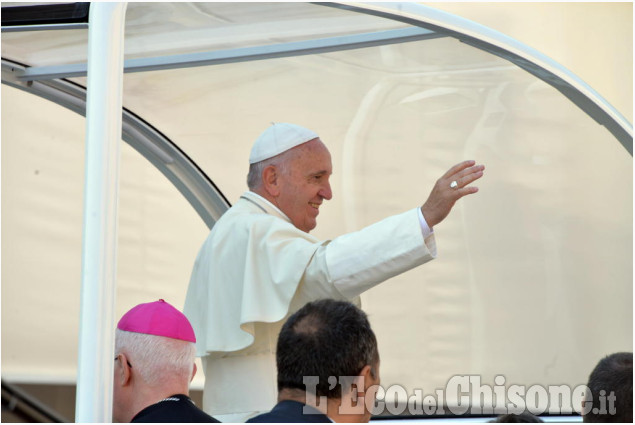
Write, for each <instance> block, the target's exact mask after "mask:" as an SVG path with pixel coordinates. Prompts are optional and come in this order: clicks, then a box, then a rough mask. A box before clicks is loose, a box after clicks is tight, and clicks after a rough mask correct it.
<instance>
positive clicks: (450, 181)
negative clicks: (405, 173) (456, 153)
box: [421, 160, 485, 228]
mask: <svg viewBox="0 0 635 425" xmlns="http://www.w3.org/2000/svg"><path fill="white" fill-rule="evenodd" d="M475 164H476V162H475V161H472V160H469V161H463V162H461V163H459V164H456V165H455V166H454V167H452V168H450V169H449V170H448V171H447V172H446V173H445V174H444V175H443V176H441V178H440V179H439V180H437V182H436V183H435V185H434V187H433V188H432V191H431V192H430V195H429V196H428V199H427V200H426V202H425V203H424V204H423V205H422V206H421V212H422V213H423V218H425V220H426V223H428V226H430V228H432V227H434V226H435V225H437V224H439V223H440V222H441V221H443V219H445V217H447V215H448V214H449V213H450V211H451V210H452V207H453V206H454V203H455V202H456V201H458V200H459V199H461V198H462V197H464V196H465V195H470V194H472V193H476V192H478V187H476V186H468V185H469V184H470V183H472V182H473V181H475V180H478V179H480V178H481V177H483V170H485V166H484V165H475Z"/></svg>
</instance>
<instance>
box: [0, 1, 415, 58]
mask: <svg viewBox="0 0 635 425" xmlns="http://www.w3.org/2000/svg"><path fill="white" fill-rule="evenodd" d="M405 27H407V25H405V24H401V23H399V22H395V21H390V20H387V19H382V18H377V17H374V16H369V15H362V14H358V13H351V12H345V11H341V10H338V9H334V8H331V7H324V6H316V5H312V4H308V3H301V2H300V3H240V2H238V3H188V2H183V3H168V2H166V3H156V2H155V3H144V2H137V3H135V2H130V3H128V8H127V10H126V29H125V37H126V39H125V46H124V49H125V58H126V59H132V58H141V57H154V56H165V55H175V54H187V53H196V52H207V51H214V50H223V49H235V48H239V47H252V46H262V45H268V44H278V43H285V42H292V41H301V40H310V39H314V38H323V37H335V36H341V35H348V34H358V33H365V32H374V31H382V30H389V29H396V28H405ZM87 41H88V31H87V30H85V29H84V30H64V31H59V30H58V31H37V32H17V33H4V34H2V57H4V58H7V59H11V60H13V61H17V62H20V63H26V64H28V65H31V66H44V65H62V64H72V63H80V62H86V54H87V47H86V46H87Z"/></svg>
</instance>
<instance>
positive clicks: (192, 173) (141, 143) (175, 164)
mask: <svg viewBox="0 0 635 425" xmlns="http://www.w3.org/2000/svg"><path fill="white" fill-rule="evenodd" d="M24 69H25V67H24V66H23V65H20V64H17V63H14V62H11V61H9V60H6V59H2V83H3V84H7V85H9V86H12V87H15V88H18V89H20V90H23V91H26V92H28V93H31V94H34V95H36V96H40V97H42V98H45V99H47V100H50V101H52V102H54V103H57V104H58V105H60V106H63V107H65V108H67V109H70V110H71V111H73V112H76V113H78V114H80V115H82V116H85V115H86V88H85V87H83V86H80V85H78V84H75V83H73V82H70V81H67V80H47V81H29V82H23V81H20V80H19V79H18V78H17V76H18V75H19V74H21V73H22V72H23V71H24ZM122 130H123V131H122V139H123V140H124V141H125V142H126V143H128V144H129V145H130V146H132V147H133V148H134V149H135V150H136V151H137V152H139V153H140V154H141V155H142V156H144V157H145V158H146V159H147V160H148V161H150V162H151V163H152V164H153V165H154V166H155V167H156V168H157V169H158V170H159V171H161V173H163V175H165V176H166V177H167V178H168V180H170V182H172V184H173V185H174V186H175V187H176V188H177V189H178V190H179V191H180V192H181V193H182V194H183V196H184V197H185V198H186V199H187V200H188V202H189V203H190V204H191V205H192V206H193V207H194V209H195V210H196V212H197V213H198V215H199V216H200V217H201V218H202V219H203V221H204V222H205V224H206V225H207V227H209V228H210V229H211V228H212V226H213V225H214V223H216V221H217V220H218V219H219V218H220V216H221V215H222V214H223V213H224V212H225V211H226V210H227V209H228V208H229V207H230V203H229V201H228V200H227V198H225V196H224V195H223V193H222V192H221V191H220V189H218V187H217V186H216V185H215V184H214V182H213V181H212V180H211V179H210V178H209V177H208V176H207V175H206V174H205V173H204V172H203V170H201V169H200V168H199V167H198V166H197V165H196V163H195V162H194V161H192V159H190V158H189V157H188V156H187V155H186V154H185V153H184V152H183V151H182V150H181V149H179V148H178V146H176V145H175V144H174V143H173V142H172V141H171V140H170V139H168V138H167V137H166V136H165V135H164V134H162V133H161V132H160V131H159V130H157V129H156V128H154V127H153V126H152V125H150V124H149V123H147V122H146V121H144V120H143V119H141V118H140V117H139V116H137V115H135V114H134V113H133V112H131V111H129V110H127V109H126V108H123V120H122Z"/></svg>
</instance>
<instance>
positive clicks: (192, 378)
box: [190, 363, 196, 382]
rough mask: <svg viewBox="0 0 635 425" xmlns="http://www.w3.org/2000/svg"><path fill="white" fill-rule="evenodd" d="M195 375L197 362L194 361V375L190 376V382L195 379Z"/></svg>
mask: <svg viewBox="0 0 635 425" xmlns="http://www.w3.org/2000/svg"><path fill="white" fill-rule="evenodd" d="M194 376H196V363H194V367H193V368H192V377H191V378H190V382H192V381H193V380H194Z"/></svg>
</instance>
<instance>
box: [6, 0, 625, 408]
mask: <svg viewBox="0 0 635 425" xmlns="http://www.w3.org/2000/svg"><path fill="white" fill-rule="evenodd" d="M629 6H630V5H629ZM465 7H468V8H469V6H468V5H465ZM471 7H472V8H477V7H478V5H472V6H471ZM561 7H563V8H565V7H566V5H562V6H561ZM576 7H580V5H576ZM593 7H597V6H593ZM604 7H606V8H607V10H612V11H613V13H615V12H616V11H617V13H618V14H619V13H621V12H622V11H623V8H624V5H606V6H604ZM630 7H631V9H629V10H630V13H632V6H630ZM611 8H613V9H611ZM631 16H632V15H631ZM630 25H631V32H632V19H631V21H630ZM403 27H405V24H401V23H397V22H394V21H389V20H386V19H381V18H377V17H372V16H366V15H356V14H354V13H352V12H347V11H342V10H336V9H332V8H328V7H321V6H316V5H310V4H302V3H300V4H275V5H273V4H266V3H259V4H240V5H235V4H223V3H217V4H189V3H183V4H175V3H160V4H159V3H131V4H130V5H129V8H128V12H127V27H126V45H125V48H126V59H131V58H139V57H153V56H160V55H168V54H175V53H191V52H202V51H209V50H217V49H228V48H238V47H245V46H254V45H262V44H272V43H274V42H286V41H298V40H304V39H308V38H316V37H319V38H322V37H330V36H336V35H343V34H347V33H362V32H371V31H379V30H389V29H396V28H403ZM563 31H566V28H563ZM85 33H86V32H85V30H68V31H56V32H44V31H40V32H26V33H7V34H3V36H2V57H3V59H9V60H13V61H16V62H19V63H24V64H28V65H37V66H45V65H64V64H71V63H79V62H82V61H85V55H86V50H85V42H86V39H85ZM554 42H555V41H554ZM629 42H630V43H631V44H630V45H631V50H630V51H627V52H626V53H627V54H630V55H631V60H630V62H629V63H630V65H631V75H632V40H631V39H630V38H629ZM576 48H583V46H578V47H576ZM611 69H612V68H610V67H608V66H607V70H606V73H607V74H610V72H611ZM607 78H608V79H610V78H611V76H610V75H608V76H607ZM71 80H72V81H75V82H77V83H79V84H81V85H85V78H83V77H76V78H72V79H71ZM625 84H629V85H630V87H631V90H632V81H626V82H625ZM631 102H632V94H631ZM123 103H124V107H125V108H127V109H128V110H130V111H132V112H134V113H135V114H137V115H139V116H140V117H142V118H143V119H145V120H146V121H147V122H149V123H151V124H152V125H153V126H155V127H156V128H157V129H159V130H160V131H161V132H162V133H163V134H164V135H166V136H167V137H168V138H169V139H170V140H172V141H173V142H174V143H176V144H177V145H178V146H179V147H180V149H182V150H183V151H184V152H185V153H186V154H187V155H188V156H189V157H190V158H192V159H193V160H194V161H195V162H196V163H197V164H198V166H199V167H200V168H201V169H202V170H203V171H204V172H205V173H206V174H207V175H208V176H209V177H210V178H211V179H212V180H213V181H214V183H215V184H216V186H217V187H218V188H219V189H220V190H221V191H222V192H223V194H224V195H225V197H226V198H227V199H228V200H229V201H230V202H231V203H233V202H234V201H235V200H236V199H237V198H238V197H239V196H240V194H241V193H242V192H243V191H244V190H245V188H246V184H245V176H246V172H247V167H248V164H247V157H248V153H249V149H250V146H251V143H252V141H253V140H254V139H255V138H256V137H257V136H258V134H259V133H260V132H261V131H262V130H263V129H264V128H266V126H267V125H268V124H269V122H271V121H287V122H293V123H297V124H300V125H304V126H306V127H309V128H312V129H314V130H315V131H316V132H318V134H320V136H321V138H322V140H323V141H324V142H325V143H326V145H327V146H328V147H329V149H330V150H331V153H332V156H333V165H334V174H333V177H332V186H333V192H334V198H333V200H332V201H330V202H328V203H326V204H325V206H324V207H323V208H322V209H321V214H320V217H319V221H318V223H319V224H318V227H317V229H316V231H315V234H316V235H317V236H319V237H322V238H332V237H335V236H337V235H340V234H343V233H345V232H350V231H354V230H356V229H359V228H360V227H362V226H365V225H368V224H371V223H373V222H374V221H376V220H379V219H381V218H383V217H385V216H387V215H390V214H395V213H399V212H402V211H404V210H406V209H410V208H414V207H415V206H417V205H420V204H421V203H422V202H423V201H424V200H425V198H426V197H427V194H428V193H429V191H430V190H431V188H432V185H433V184H434V181H435V180H436V178H438V177H439V176H440V175H441V174H442V173H443V172H444V171H445V170H447V169H448V168H449V167H450V166H451V165H453V164H455V163H457V162H459V161H461V160H463V159H468V158H472V159H476V160H477V161H478V162H479V163H483V164H485V165H486V172H485V177H484V178H483V179H482V181H480V182H479V184H478V185H479V187H480V189H481V190H480V192H479V193H478V194H477V195H475V196H473V197H469V198H466V199H464V200H462V201H461V202H460V204H459V205H457V207H456V208H455V210H454V211H453V212H452V214H451V215H450V216H449V217H448V219H447V220H446V221H444V222H443V223H442V224H440V225H439V226H438V227H437V228H436V229H435V233H436V235H437V236H436V237H437V243H438V248H439V258H438V259H437V260H435V261H434V262H432V263H429V264H427V265H425V266H423V267H420V268H418V269H415V270H413V271H410V272H408V273H405V274H403V275H401V276H398V277H396V278H394V279H391V281H389V282H386V283H384V284H382V285H380V286H378V287H376V288H374V289H372V290H371V291H369V292H368V293H366V294H365V295H364V296H363V297H362V302H363V307H364V309H365V310H366V311H367V312H368V314H369V316H370V319H371V322H372V325H373V327H374V329H375V331H376V333H377V336H378V340H379V345H380V353H381V358H382V364H381V375H382V382H383V385H384V386H385V387H388V386H390V385H392V384H400V385H403V386H405V387H406V388H407V389H408V391H409V392H411V391H412V390H413V389H415V388H420V389H423V390H424V392H425V393H433V392H434V389H435V388H443V387H444V386H445V384H446V382H447V381H448V379H449V378H450V377H452V376H453V375H457V374H479V375H481V376H482V380H483V382H488V383H492V382H493V380H494V377H495V376H496V375H504V376H505V377H506V382H507V384H525V385H531V384H535V383H540V384H544V385H560V384H569V385H572V386H573V385H578V384H582V383H584V382H585V381H586V379H587V377H588V373H589V371H590V369H591V368H592V367H593V365H594V364H595V363H596V362H597V361H598V359H599V358H600V357H602V356H603V355H605V354H608V353H611V352H615V351H632V346H633V343H632V335H633V326H632V324H633V292H632V281H633V275H632V259H633V249H632V247H633V239H632V234H633V232H632V223H633V210H632V207H633V186H632V170H633V169H632V156H631V155H630V154H629V153H628V152H627V150H626V149H625V148H624V147H623V146H622V144H620V143H619V142H618V141H617V140H616V138H615V137H614V136H613V135H612V134H611V133H610V132H609V131H607V129H606V128H605V127H602V126H600V125H598V124H597V123H596V122H595V121H594V120H593V119H591V118H590V117H589V116H587V115H586V114H585V112H584V111H582V110H581V109H580V108H579V107H577V106H576V105H575V104H573V103H572V102H571V101H570V100H569V99H567V98H566V97H564V96H563V95H562V94H561V93H560V92H558V91H557V90H556V89H554V88H553V87H552V86H550V85H548V84H547V83H545V82H543V81H541V80H539V79H538V78H536V77H535V76H533V75H531V74H530V73H528V72H526V71H524V70H522V69H521V68H519V67H517V66H516V65H513V64H512V63H510V62H508V61H506V60H504V59H501V58H499V57H496V56H493V55H491V54H489V53H486V52H483V51H481V50H478V49H476V48H474V47H472V46H470V45H468V44H465V43H461V42H459V41H458V40H456V39H453V38H449V37H443V38H435V39H428V40H420V41H413V42H408V43H402V44H395V45H387V46H378V47H368V48H363V49H356V50H349V51H343V52H332V53H323V54H318V55H308V56H299V57H290V58H277V59H267V60H260V61H255V62H242V63H231V64H224V65H216V66H207V67H195V68H187V69H174V70H162V71H152V72H139V73H129V74H126V75H125V77H124V98H123ZM623 112H624V113H627V114H628V115H627V118H628V120H629V121H631V120H632V117H631V116H630V115H631V114H632V108H631V109H630V110H629V111H623ZM84 125H85V124H84V118H83V117H82V116H80V115H78V114H75V113H74V112H71V111H68V110H66V109H64V108H62V107H60V106H58V105H55V104H53V103H51V102H49V101H46V100H44V99H41V98H38V97H36V96H34V95H32V94H29V93H26V92H24V91H21V90H18V89H16V88H13V87H8V86H6V85H3V86H2V376H3V379H6V380H8V381H11V382H40V383H41V382H51V383H74V382H75V379H76V365H77V335H78V318H79V284H80V267H81V216H82V210H81V209H82V191H83V161H84V141H83V139H84ZM120 176H121V177H120V179H121V182H120V185H121V189H120V207H119V209H120V210H119V211H120V212H119V214H120V215H119V223H120V224H119V251H118V258H119V266H118V282H117V304H116V316H117V317H120V316H121V315H122V314H123V313H124V312H125V311H126V310H128V309H129V308H130V307H132V306H134V305H135V304H138V303H141V302H148V301H151V300H155V299H158V298H164V299H165V300H167V301H169V302H171V303H172V304H174V305H176V306H177V307H179V308H181V307H182V306H183V302H184V298H185V291H186V289H187V283H188V280H189V273H190V270H191V267H192V264H193V261H194V258H195V256H196V252H197V250H198V248H199V246H200V244H201V243H202V241H203V240H204V238H205V237H206V235H207V231H208V230H207V226H206V225H205V223H204V222H203V221H202V220H201V219H200V217H199V216H198V215H197V214H196V212H195V210H194V209H193V208H192V207H191V206H190V204H189V203H188V202H187V201H186V200H185V199H184V198H183V197H182V196H181V194H180V193H179V191H178V190H177V189H176V188H175V187H174V186H173V185H172V184H171V183H170V182H169V181H168V180H167V179H166V178H165V177H164V176H163V175H162V174H161V173H159V172H158V171H157V170H156V169H155V168H154V167H153V166H152V164H150V163H149V162H148V161H147V160H146V159H145V158H143V157H142V156H141V155H139V154H138V153H137V152H136V151H134V150H133V149H131V148H130V147H129V146H128V145H125V144H124V147H123V150H122V166H121V174H120ZM201 383H202V376H199V377H197V379H196V381H195V384H194V385H195V386H196V387H200V386H201ZM388 397H391V395H390V394H389V395H388ZM447 402H448V403H450V404H451V403H452V402H453V401H452V400H448V401H447Z"/></svg>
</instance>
